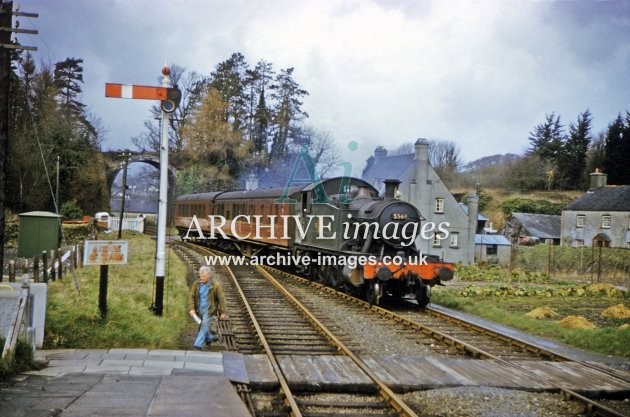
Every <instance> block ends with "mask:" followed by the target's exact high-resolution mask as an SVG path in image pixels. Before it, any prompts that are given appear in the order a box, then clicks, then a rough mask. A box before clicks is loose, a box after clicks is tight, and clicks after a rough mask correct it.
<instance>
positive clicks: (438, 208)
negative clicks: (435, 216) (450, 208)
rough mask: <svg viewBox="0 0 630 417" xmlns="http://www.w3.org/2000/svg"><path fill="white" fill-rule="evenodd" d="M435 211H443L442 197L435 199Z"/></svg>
mask: <svg viewBox="0 0 630 417" xmlns="http://www.w3.org/2000/svg"><path fill="white" fill-rule="evenodd" d="M435 212H436V213H444V199H443V198H436V199H435Z"/></svg>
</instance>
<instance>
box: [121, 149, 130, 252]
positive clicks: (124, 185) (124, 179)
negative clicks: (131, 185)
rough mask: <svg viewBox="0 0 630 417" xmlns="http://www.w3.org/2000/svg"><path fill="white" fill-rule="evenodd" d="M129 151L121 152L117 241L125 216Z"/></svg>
mask: <svg viewBox="0 0 630 417" xmlns="http://www.w3.org/2000/svg"><path fill="white" fill-rule="evenodd" d="M129 155H131V153H129V151H126V152H123V153H122V157H123V163H122V165H123V167H122V168H123V177H122V201H121V202H120V220H119V221H118V239H119V240H120V238H121V236H122V227H123V216H124V215H125V198H126V196H127V165H128V164H129Z"/></svg>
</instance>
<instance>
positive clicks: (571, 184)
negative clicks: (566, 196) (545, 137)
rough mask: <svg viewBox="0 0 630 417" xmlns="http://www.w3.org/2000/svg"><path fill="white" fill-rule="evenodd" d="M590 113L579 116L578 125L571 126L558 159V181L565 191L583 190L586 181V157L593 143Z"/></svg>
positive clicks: (586, 112)
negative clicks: (591, 142) (590, 144)
mask: <svg viewBox="0 0 630 417" xmlns="http://www.w3.org/2000/svg"><path fill="white" fill-rule="evenodd" d="M591 122H592V116H591V113H590V111H588V110H586V111H585V112H584V113H582V114H580V115H578V119H577V124H573V123H571V124H569V137H568V138H567V139H566V141H565V142H563V143H562V146H561V148H560V151H559V153H558V157H557V162H556V166H557V171H558V174H557V181H558V183H559V184H560V186H561V187H562V188H565V189H567V188H568V189H581V188H583V187H584V184H585V180H586V176H585V174H586V172H585V170H586V156H587V152H588V146H589V143H590V141H591Z"/></svg>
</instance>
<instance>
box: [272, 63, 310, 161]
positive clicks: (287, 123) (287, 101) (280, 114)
mask: <svg viewBox="0 0 630 417" xmlns="http://www.w3.org/2000/svg"><path fill="white" fill-rule="evenodd" d="M305 95H308V92H307V91H306V90H303V89H302V88H300V86H299V84H298V83H297V82H296V81H295V80H294V79H293V68H288V69H283V70H281V71H280V74H278V75H277V76H276V83H275V85H274V86H273V93H272V97H273V98H274V100H275V103H276V104H275V108H274V117H275V119H274V122H275V123H274V132H273V142H272V145H271V158H275V159H281V158H282V157H283V156H284V155H285V153H286V150H287V143H288V141H289V139H290V131H291V126H292V125H293V124H294V123H296V122H299V121H301V120H302V119H304V118H306V117H308V113H306V112H304V111H302V108H301V107H302V104H303V103H302V101H300V100H301V98H302V97H303V96H305Z"/></svg>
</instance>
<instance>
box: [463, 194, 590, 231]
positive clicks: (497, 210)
mask: <svg viewBox="0 0 630 417" xmlns="http://www.w3.org/2000/svg"><path fill="white" fill-rule="evenodd" d="M470 191H471V190H463V189H462V190H452V192H453V194H464V195H465V194H467V193H469V192H470ZM480 194H481V196H480V205H481V214H483V215H484V216H486V217H488V221H489V222H492V227H493V228H494V229H497V230H499V231H500V230H501V229H502V228H503V227H504V226H505V222H506V215H505V214H504V213H503V211H502V210H501V205H502V203H503V202H505V201H506V200H508V199H511V198H523V199H531V200H545V201H548V202H551V203H561V204H568V203H570V202H571V201H573V200H575V199H576V198H578V197H579V196H580V195H582V194H583V192H582V191H530V192H527V191H519V192H515V191H507V190H503V189H498V188H482V189H481V192H480Z"/></svg>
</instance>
